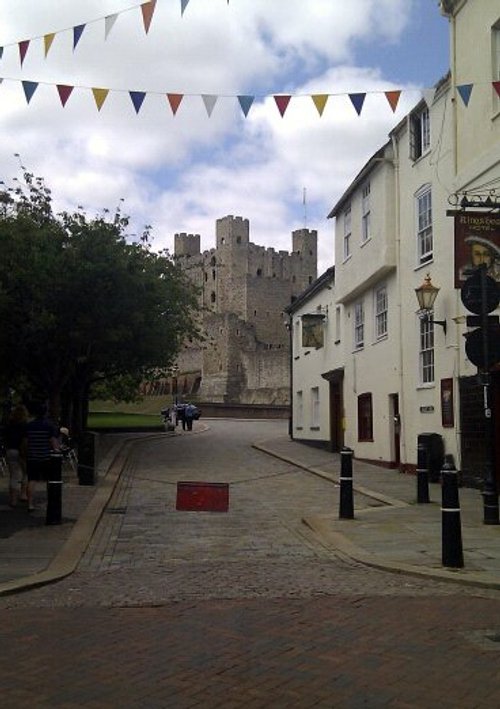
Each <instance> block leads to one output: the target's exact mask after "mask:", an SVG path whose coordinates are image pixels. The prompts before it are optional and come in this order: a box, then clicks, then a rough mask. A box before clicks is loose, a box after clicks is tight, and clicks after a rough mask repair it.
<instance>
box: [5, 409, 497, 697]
mask: <svg viewBox="0 0 500 709" xmlns="http://www.w3.org/2000/svg"><path fill="white" fill-rule="evenodd" d="M279 426H280V424H277V423H271V422H266V423H260V424H246V425H245V426H243V425H242V424H238V423H237V422H214V424H213V426H212V427H211V430H210V431H207V432H206V433H203V434H199V435H196V434H194V435H191V436H190V435H186V436H184V435H181V436H178V437H176V438H174V439H170V440H168V441H149V442H144V443H141V444H140V445H138V446H136V447H135V449H134V453H133V454H132V455H131V457H130V460H129V462H128V464H127V466H126V468H125V470H124V472H123V474H122V476H121V478H120V481H119V484H118V485H117V487H116V489H115V492H114V494H113V496H112V498H111V500H110V503H109V505H108V509H107V511H106V512H105V513H104V514H103V517H102V520H101V523H100V524H99V526H98V528H97V530H96V533H95V535H94V537H93V539H92V542H91V544H90V545H89V547H88V549H87V552H86V554H85V556H84V558H83V559H82V562H81V564H80V567H79V569H78V571H77V572H76V573H74V574H73V575H71V576H70V577H68V578H66V579H64V580H63V581H61V582H59V583H57V584H53V585H50V586H45V587H43V588H39V589H36V590H33V591H29V592H26V593H22V594H17V595H15V596H8V597H4V598H0V624H1V627H2V638H3V642H2V643H0V686H1V688H2V707H7V708H8V709H10V708H11V707H12V709H14V708H15V709H17V708H19V707H21V708H22V707H30V708H31V707H42V708H43V707H61V708H64V709H66V708H67V709H72V708H74V707H83V706H85V707H96V708H100V707H115V706H120V707H125V708H127V707H147V708H149V707H151V708H153V709H154V708H155V707H173V708H174V709H177V708H180V709H182V708H184V707H207V708H208V709H210V708H211V707H214V708H215V707H227V708H229V709H230V708H231V707H249V708H250V709H252V708H253V707H255V708H257V707H262V708H265V709H268V708H272V709H274V708H275V707H277V708H279V707H299V708H302V707H303V708H304V709H305V708H306V707H326V708H328V707H346V709H351V708H357V707H369V708H371V707H374V708H375V707H394V708H395V709H409V708H412V709H420V708H422V709H426V708H427V707H429V708H430V707H433V708H434V707H435V706H437V705H439V706H442V707H454V708H456V707H464V708H466V709H472V708H474V707H477V708H481V707H491V706H495V705H498V704H499V703H500V664H499V659H500V655H499V651H500V642H498V641H499V640H500V604H499V598H500V594H499V593H498V592H497V591H488V590H485V589H474V588H468V587H462V586H458V585H454V584H450V583H445V582H439V581H435V580H431V579H425V578H418V577H413V576H406V575H403V574H391V573H387V572H385V571H380V570H376V569H373V568H369V567H366V566H364V565H362V564H360V563H358V562H355V561H353V560H351V559H349V558H347V557H346V556H345V555H343V554H342V553H340V552H339V551H337V550H335V549H333V548H329V547H328V546H325V545H324V544H322V542H321V539H319V538H318V537H316V535H315V534H314V533H313V532H312V531H311V530H310V529H308V528H307V527H306V526H304V524H303V523H302V518H303V517H304V515H305V514H306V513H307V514H314V515H322V514H327V513H328V512H330V511H331V509H332V507H333V508H334V509H335V507H336V504H337V502H338V498H337V494H338V491H337V488H336V487H335V486H334V485H333V484H332V483H331V482H329V481H327V480H324V479H322V478H319V477H316V476H313V475H310V474H308V473H306V472H304V471H300V470H298V469H297V468H295V467H294V466H292V465H290V464H289V463H287V462H285V461H281V460H277V459H273V458H270V457H268V456H265V455H264V454H263V453H261V452H259V451H255V450H253V449H251V448H250V445H249V442H250V441H251V440H252V439H255V438H256V437H258V435H259V434H260V435H261V436H262V433H264V434H265V435H266V436H267V435H272V432H273V431H274V428H276V431H278V430H279ZM189 479H204V480H210V481H213V482H221V481H226V482H230V483H231V485H230V508H229V512H228V513H226V514H224V513H204V512H203V513H196V512H195V513H193V512H177V511H175V491H176V481H177V480H189ZM358 504H361V505H363V504H364V505H365V506H366V507H369V506H370V505H372V504H373V502H372V501H370V500H369V499H368V498H366V499H363V498H362V497H361V498H360V499H359V501H358Z"/></svg>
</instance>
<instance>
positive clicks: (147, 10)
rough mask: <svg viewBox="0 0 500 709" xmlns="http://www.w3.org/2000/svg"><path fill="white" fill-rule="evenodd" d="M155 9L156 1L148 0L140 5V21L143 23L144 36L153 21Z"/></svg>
mask: <svg viewBox="0 0 500 709" xmlns="http://www.w3.org/2000/svg"><path fill="white" fill-rule="evenodd" d="M155 7H156V0H149V2H144V3H143V4H142V5H141V10H142V20H143V22H144V31H145V32H146V34H147V33H148V32H149V26H150V24H151V20H152V19H153V15H154V11H155Z"/></svg>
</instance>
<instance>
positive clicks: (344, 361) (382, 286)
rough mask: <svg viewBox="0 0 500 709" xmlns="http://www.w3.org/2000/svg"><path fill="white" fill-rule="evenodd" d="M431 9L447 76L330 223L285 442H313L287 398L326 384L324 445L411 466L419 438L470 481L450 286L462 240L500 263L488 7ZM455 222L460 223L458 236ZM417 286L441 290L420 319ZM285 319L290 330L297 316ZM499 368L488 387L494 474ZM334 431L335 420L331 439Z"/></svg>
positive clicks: (498, 21) (498, 139) (476, 444)
mask: <svg viewBox="0 0 500 709" xmlns="http://www.w3.org/2000/svg"><path fill="white" fill-rule="evenodd" d="M441 11H442V12H443V14H444V15H445V16H447V17H448V19H449V23H450V47H451V57H450V67H451V69H450V73H449V74H448V75H447V76H445V77H444V78H443V79H441V80H440V81H439V82H438V83H437V84H436V86H435V87H434V90H433V91H431V92H429V91H426V92H424V95H425V99H422V100H421V101H420V102H419V103H418V104H417V105H416V106H415V107H414V109H413V110H412V111H411V112H410V113H409V114H408V115H407V116H406V117H405V119H404V120H403V121H401V122H400V123H399V125H397V126H396V127H395V128H394V130H393V131H391V133H390V135H389V136H388V141H387V142H386V144H385V145H384V146H383V147H382V148H381V149H380V150H379V151H377V153H375V154H374V155H373V156H372V158H371V159H370V160H369V161H368V162H367V163H366V165H365V166H364V167H363V168H362V170H361V171H360V173H359V174H358V175H357V177H356V178H355V179H354V181H353V182H352V183H351V184H350V185H349V186H348V187H347V189H346V190H345V192H344V194H343V195H342V197H341V198H340V200H338V202H337V203H336V204H335V205H334V207H333V208H332V210H331V212H330V214H329V216H330V217H331V218H334V219H335V284H334V291H335V296H334V304H333V305H332V306H329V314H328V318H327V319H325V320H324V321H323V328H324V337H325V341H328V343H329V350H328V358H327V359H328V361H324V362H321V366H320V369H315V370H314V369H313V368H312V366H311V367H308V366H307V365H306V364H305V359H304V355H305V350H304V348H303V347H302V346H299V347H298V349H296V350H295V351H294V353H293V356H292V362H293V363H294V372H293V383H294V387H293V388H294V400H293V405H294V413H293V427H292V433H293V435H294V437H298V438H302V439H311V440H316V435H312V434H310V433H308V432H307V431H304V429H303V428H302V430H299V427H298V425H297V422H298V420H299V416H298V413H297V406H298V404H297V400H296V399H297V396H298V392H300V391H302V392H303V390H304V388H305V387H306V382H307V386H309V388H311V387H316V386H320V384H319V382H320V381H321V380H325V378H326V379H327V380H328V381H329V390H328V392H325V391H324V390H323V389H320V390H319V391H320V395H321V394H322V395H323V396H324V397H326V398H327V401H328V404H327V409H328V416H329V421H330V423H329V424H327V425H325V426H324V427H323V429H324V430H323V434H322V439H323V442H324V444H325V445H329V446H330V447H332V448H334V449H338V447H339V443H340V444H342V445H347V446H349V447H350V448H352V449H353V450H354V452H355V456H356V457H357V458H363V459H365V460H369V461H372V462H375V463H380V464H383V465H388V466H394V467H398V468H400V469H403V470H414V469H415V467H416V463H417V442H418V440H421V438H420V437H423V438H427V439H428V440H429V439H430V438H431V437H432V439H433V440H434V441H436V440H437V441H440V442H441V443H440V445H441V447H442V451H443V452H445V453H447V454H451V455H452V456H453V458H454V460H455V463H456V466H457V468H459V469H461V470H462V472H463V474H464V477H467V478H469V479H470V480H471V481H473V480H475V479H479V478H481V477H482V476H483V473H482V471H483V470H484V467H485V465H486V464H487V461H486V455H487V454H488V453H487V451H488V441H487V440H486V439H487V433H486V429H487V426H486V425H485V413H486V412H485V409H484V389H483V385H482V380H481V378H480V377H478V368H477V366H476V365H475V364H474V363H473V362H472V361H470V359H469V356H468V355H467V354H466V351H465V342H466V337H467V335H468V334H469V328H468V326H467V322H466V316H467V310H466V308H465V306H464V305H463V303H462V299H461V289H462V285H463V279H464V277H465V276H464V275H463V266H464V265H466V264H465V263H464V260H465V259H466V247H467V248H469V246H470V249H469V252H470V253H471V254H472V243H473V237H474V239H477V237H479V242H481V244H482V246H484V242H485V241H486V238H485V237H488V239H490V241H491V242H492V244H493V246H492V251H491V253H492V254H493V255H492V256H490V257H489V258H490V260H491V261H492V262H493V261H494V262H495V264H496V262H497V261H498V259H497V252H498V254H499V255H500V217H499V209H498V205H499V202H500V98H499V96H500V84H498V83H495V82H498V81H499V80H500V8H499V6H498V2H496V1H495V0H474V1H472V0H456V2H453V1H449V2H444V1H443V2H442V3H441ZM488 198H489V200H490V201H489V202H487V199H488ZM495 205H496V206H495ZM458 219H461V220H462V221H464V223H466V224H467V229H466V230H465V231H463V230H462V231H461V232H460V233H459V231H458V229H457V228H456V226H455V225H456V222H457V220H458ZM464 228H465V227H464ZM488 229H489V231H488ZM464 234H465V236H464ZM468 242H469V243H468ZM495 249H497V251H495ZM493 266H494V264H493V263H491V268H490V271H489V272H490V273H491V275H492V276H493V277H494V278H496V279H498V273H499V271H500V269H498V268H497V269H494V268H493ZM428 279H430V282H431V284H433V285H434V286H437V287H438V288H439V292H438V295H437V298H436V301H435V304H434V306H433V310H432V312H424V311H422V309H421V308H420V307H419V305H418V302H417V298H416V292H415V291H416V290H417V289H419V288H420V286H421V285H422V284H424V283H425V284H427V285H426V287H427V286H428V285H429V280H428ZM324 296H326V293H324V294H323V297H324ZM316 297H319V296H318V294H316ZM311 304H313V303H311ZM309 305H310V304H307V303H304V304H303V306H304V308H305V310H307V308H308V307H309ZM305 310H304V312H305ZM332 310H333V312H332ZM291 316H292V317H295V318H296V321H297V327H298V326H299V325H300V321H301V313H300V312H296V313H293V314H291ZM332 338H333V339H332ZM325 353H326V350H325ZM297 358H298V359H297ZM302 360H304V361H302ZM308 361H309V362H312V359H311V358H310V357H309V360H308ZM301 367H302V369H301ZM304 367H305V369H306V370H307V374H306V373H305V372H304V369H303V368H304ZM497 369H498V366H497V367H493V371H492V373H491V387H490V391H491V394H492V396H491V408H492V410H493V413H494V415H495V416H494V418H495V421H496V422H497V423H496V426H497V434H498V435H496V437H495V441H496V443H495V444H494V445H495V446H496V447H497V449H498V450H497V451H496V453H497V455H496V461H497V466H496V468H497V476H498V477H500V476H499V475H498V470H499V467H500V445H499V441H500V430H499V429H498V426H499V422H500V385H499V381H498V377H499V376H500V374H499V373H498V372H497ZM321 406H322V404H321V402H320V403H319V407H320V408H321ZM336 407H338V408H339V410H336ZM332 421H333V422H338V421H341V422H342V435H341V436H338V435H337V434H332V432H334V431H335V427H336V424H334V423H333V424H332Z"/></svg>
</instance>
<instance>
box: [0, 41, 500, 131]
mask: <svg viewBox="0 0 500 709" xmlns="http://www.w3.org/2000/svg"><path fill="white" fill-rule="evenodd" d="M29 42H30V40H26V43H25V46H24V49H23V54H22V58H23V57H24V56H25V55H26V52H27V50H28V46H27V45H28V44H29ZM49 45H50V43H49ZM20 50H21V48H20ZM5 80H7V81H12V82H17V81H21V80H20V79H12V78H10V77H5V76H3V77H0V83H1V82H3V81H5ZM21 83H22V85H23V89H24V93H25V96H26V99H27V102H28V103H29V102H30V100H31V98H32V96H33V94H34V92H35V90H36V89H37V87H38V86H39V84H40V83H42V84H45V85H48V86H55V87H56V88H57V91H58V93H59V98H60V100H61V103H62V106H63V107H64V106H65V105H66V102H67V101H68V99H69V97H70V95H71V93H72V92H73V90H74V89H75V88H79V89H86V90H91V91H92V92H93V94H94V99H95V103H96V105H97V108H98V110H100V109H101V108H102V106H103V104H104V102H105V100H106V99H107V96H108V94H109V92H110V91H113V92H122V93H123V91H124V89H113V88H91V87H89V86H81V85H80V86H78V85H67V84H55V83H49V82H43V81H42V82H38V81H29V80H23V81H21ZM481 83H482V85H483V86H486V85H487V86H491V87H492V88H493V89H494V91H495V92H496V94H497V95H498V97H499V98H500V80H499V81H488V82H481ZM475 87H476V84H472V83H471V84H459V85H456V86H455V87H454V89H455V90H456V92H457V93H458V94H459V95H460V97H461V99H462V101H463V104H464V106H466V107H467V106H468V105H469V103H470V98H471V95H472V91H473V89H474V88H475ZM125 91H127V90H125ZM368 93H372V94H383V95H384V96H385V98H386V99H387V102H388V103H389V106H390V107H391V109H392V112H393V113H395V111H396V109H397V107H398V105H399V99H400V97H401V94H402V90H390V91H372V92H363V93H352V94H345V93H334V92H332V93H325V94H297V95H295V96H294V95H292V94H268V95H260V96H256V95H251V94H235V95H234V94H233V95H228V94H184V93H170V92H164V91H161V92H160V91H151V92H146V91H131V90H129V91H128V94H129V96H130V99H131V101H132V103H133V105H134V108H135V111H136V113H139V112H140V110H141V108H142V105H143V103H144V100H145V98H146V96H147V95H148V94H153V95H158V96H166V98H167V100H168V103H169V105H170V108H171V110H172V114H173V115H174V116H175V115H176V113H177V111H178V109H179V106H180V104H181V102H182V101H183V99H184V97H185V96H200V97H201V98H202V100H203V104H204V106H205V110H206V112H207V115H208V117H211V115H212V113H213V110H214V108H215V105H216V103H217V101H218V100H219V98H221V97H222V98H224V99H228V98H233V99H237V101H238V103H239V106H240V108H241V111H242V113H243V115H244V116H245V118H247V117H248V114H249V112H250V109H251V108H252V106H253V104H254V102H255V99H260V100H263V99H266V98H273V99H274V101H275V103H276V106H277V108H278V110H279V112H280V115H281V117H282V118H283V117H284V115H285V113H286V111H287V110H288V107H289V105H290V101H291V100H292V99H294V100H301V99H306V98H308V99H312V101H313V104H314V106H315V108H316V110H317V112H318V114H319V116H320V117H321V116H322V115H323V113H324V109H325V107H326V104H327V103H328V100H329V98H330V97H331V96H348V97H349V100H350V102H351V104H352V106H353V107H354V109H355V111H356V113H357V115H358V116H360V115H361V113H362V110H363V108H364V102H365V99H366V96H367V95H368ZM412 93H413V92H412ZM422 94H423V96H424V97H425V100H426V102H430V103H431V104H432V101H433V97H434V95H435V89H423V90H422Z"/></svg>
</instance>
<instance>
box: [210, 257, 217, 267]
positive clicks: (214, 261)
mask: <svg viewBox="0 0 500 709" xmlns="http://www.w3.org/2000/svg"><path fill="white" fill-rule="evenodd" d="M216 263H217V260H216V258H215V256H212V258H211V259H210V265H211V266H215V264H216Z"/></svg>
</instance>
